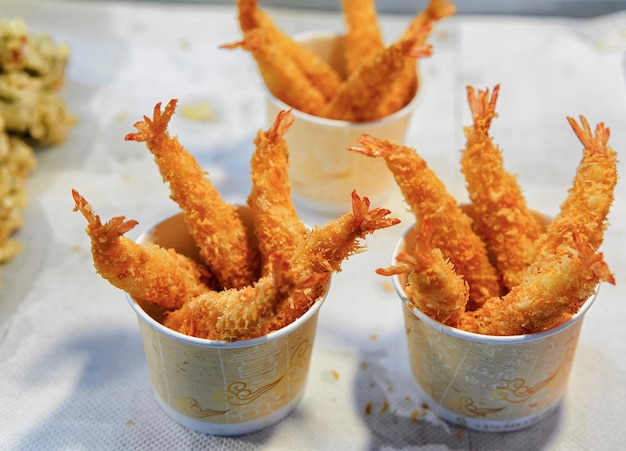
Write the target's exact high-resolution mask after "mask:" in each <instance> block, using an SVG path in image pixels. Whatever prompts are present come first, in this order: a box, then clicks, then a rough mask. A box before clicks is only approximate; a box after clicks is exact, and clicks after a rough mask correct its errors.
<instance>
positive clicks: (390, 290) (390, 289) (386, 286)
mask: <svg viewBox="0 0 626 451" xmlns="http://www.w3.org/2000/svg"><path fill="white" fill-rule="evenodd" d="M383 290H384V291H385V292H387V293H393V285H391V284H390V283H389V282H385V283H383Z"/></svg>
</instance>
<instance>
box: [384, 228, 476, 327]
mask: <svg viewBox="0 0 626 451" xmlns="http://www.w3.org/2000/svg"><path fill="white" fill-rule="evenodd" d="M416 227H419V230H418V233H417V237H416V242H415V245H414V246H413V248H412V249H410V250H408V251H407V252H400V253H399V254H398V255H397V257H396V259H397V261H398V264H396V265H394V266H391V267H389V268H379V269H377V270H376V273H377V274H380V275H383V276H392V275H396V274H407V283H406V285H405V287H404V291H405V294H406V296H407V298H408V299H409V302H410V303H411V304H412V305H414V306H415V307H417V308H418V309H419V310H421V311H422V312H424V313H425V314H427V315H428V316H430V317H432V318H433V319H435V320H437V321H439V322H441V323H443V324H447V325H449V326H454V325H456V324H457V323H458V321H459V319H460V318H461V315H462V314H463V313H464V312H465V306H466V304H467V301H468V299H469V287H468V285H467V282H465V281H464V280H463V278H462V277H461V276H459V275H458V274H457V273H456V272H455V271H454V267H453V266H452V263H450V261H449V260H448V259H446V258H445V257H444V256H443V254H442V252H441V250H440V249H438V248H434V247H432V242H431V241H432V224H431V222H430V221H429V220H427V221H425V222H424V223H419V224H417V225H416Z"/></svg>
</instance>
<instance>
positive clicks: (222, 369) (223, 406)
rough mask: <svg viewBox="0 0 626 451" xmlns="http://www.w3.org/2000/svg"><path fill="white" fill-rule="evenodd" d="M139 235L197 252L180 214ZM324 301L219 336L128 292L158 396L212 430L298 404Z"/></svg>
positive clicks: (175, 414)
mask: <svg viewBox="0 0 626 451" xmlns="http://www.w3.org/2000/svg"><path fill="white" fill-rule="evenodd" d="M242 210H243V209H242ZM138 241H139V242H146V241H152V242H155V243H157V244H160V245H161V246H164V247H173V248H174V249H176V250H177V251H179V252H182V253H185V254H186V255H189V256H192V257H193V256H194V255H197V249H196V248H195V245H194V243H193V240H192V239H191V237H190V236H189V234H188V232H187V228H186V225H185V223H184V221H183V219H182V215H177V216H173V217H171V218H169V219H167V220H165V221H163V222H161V223H159V224H158V225H156V226H155V227H154V228H153V229H151V230H150V231H148V232H147V233H145V234H144V235H142V236H141V237H140V238H139V240H138ZM322 302H323V299H320V300H318V301H317V302H316V303H315V304H314V305H313V306H312V307H311V309H310V310H309V311H308V312H307V313H305V314H304V315H303V316H302V317H300V318H299V319H298V320H296V321H295V322H293V323H292V324H290V325H288V326H286V327H284V328H282V329H280V330H277V331H274V332H271V333H269V334H268V335H265V336H262V337H259V338H254V339H249V340H241V341H235V342H222V341H216V340H206V339H200V338H195V337H190V336H187V335H184V334H181V333H178V332H175V331H173V330H171V329H169V328H167V327H165V326H163V325H162V324H161V322H160V319H161V318H162V315H163V312H162V311H159V310H158V309H155V308H150V307H147V306H141V305H139V304H138V303H137V302H135V301H134V300H133V299H131V298H129V303H130V305H131V307H132V308H133V309H134V311H135V313H136V314H137V317H138V322H139V330H140V333H141V337H142V341H143V344H144V351H145V355H146V360H147V363H148V370H149V373H150V379H151V382H152V388H153V391H154V393H155V395H156V399H157V401H158V403H159V404H160V406H161V407H162V408H163V410H164V411H165V412H166V413H167V414H168V415H169V416H170V417H171V418H173V419H174V420H175V421H177V422H178V423H180V424H182V425H184V426H186V427H188V428H190V429H194V430H196V431H200V432H204V433H208V434H215V435H239V434H246V433H249V432H253V431H256V430H259V429H262V428H264V427H267V426H269V425H272V424H274V423H276V422H278V421H279V420H281V419H282V418H284V417H285V416H286V415H287V414H289V412H291V411H292V410H293V409H294V408H295V407H296V406H297V405H298V403H299V401H300V399H301V398H302V395H303V392H304V388H305V382H306V379H307V375H308V371H309V363H310V359H311V353H312V349H313V342H314V339H315V332H316V324H317V317H318V312H319V308H320V306H321V304H322Z"/></svg>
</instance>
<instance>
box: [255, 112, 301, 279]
mask: <svg viewBox="0 0 626 451" xmlns="http://www.w3.org/2000/svg"><path fill="white" fill-rule="evenodd" d="M293 121H294V118H293V115H292V114H291V110H287V111H280V112H279V113H278V115H277V116H276V119H275V120H274V124H273V125H272V127H270V128H269V129H268V130H267V131H259V133H258V134H257V137H256V139H255V140H254V143H255V146H256V149H255V151H254V153H253V154H252V159H251V160H250V171H251V174H252V177H251V178H252V189H251V191H250V195H249V196H248V205H249V206H250V208H251V209H252V211H253V212H254V214H255V223H254V229H255V235H256V237H257V240H258V241H259V250H260V252H261V258H262V260H263V269H264V272H266V270H268V269H269V263H270V261H271V256H272V254H274V253H276V252H280V253H282V254H283V255H286V256H290V255H291V254H292V252H293V249H294V248H295V247H296V246H298V244H299V243H300V242H301V241H302V240H303V239H304V236H305V235H306V226H305V225H304V223H303V222H302V221H301V220H300V218H299V217H298V212H297V211H296V208H295V206H294V204H293V200H292V198H291V192H290V187H291V184H290V181H289V172H288V168H289V148H288V145H287V142H286V141H285V139H284V138H283V136H284V135H285V133H286V132H287V130H289V127H291V125H292V124H293Z"/></svg>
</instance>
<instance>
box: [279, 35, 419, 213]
mask: <svg viewBox="0 0 626 451" xmlns="http://www.w3.org/2000/svg"><path fill="white" fill-rule="evenodd" d="M295 39H296V40H297V41H298V42H301V43H302V44H304V45H305V46H306V47H307V48H309V49H311V50H312V51H313V52H315V53H316V54H317V55H319V56H320V57H322V58H323V59H324V60H326V61H328V62H329V63H330V64H331V66H333V67H334V68H335V69H336V70H338V72H339V73H342V72H344V69H343V60H342V58H343V56H342V55H343V37H341V36H338V35H336V34H334V33H319V32H316V33H306V34H301V35H298V36H296V38H295ZM420 91H421V88H418V90H417V91H416V93H415V96H414V98H413V100H412V101H411V102H409V103H408V104H407V105H406V106H405V107H403V108H402V109H401V110H399V111H397V112H395V113H393V114H391V115H390V116H387V117H385V118H383V119H381V120H377V121H372V122H358V123H357V122H348V121H339V120H333V119H325V118H321V117H317V116H313V115H310V114H307V113H303V112H302V111H298V110H295V109H294V110H293V115H294V118H295V121H294V123H293V125H292V126H291V128H290V129H289V131H288V132H287V133H286V135H285V139H286V141H287V143H288V145H289V162H290V168H289V175H290V178H291V185H292V186H291V188H292V195H293V198H294V202H295V203H296V204H297V205H302V206H303V207H305V208H308V209H310V210H314V211H319V212H323V213H339V212H344V211H346V210H347V209H348V210H349V209H350V207H351V201H350V199H351V198H350V194H351V193H352V191H353V190H354V189H356V190H357V192H358V193H359V194H361V195H365V196H367V197H369V198H370V199H371V200H372V202H373V203H380V202H381V201H382V200H384V199H385V198H386V197H387V196H388V194H389V192H390V191H391V188H392V186H393V183H394V179H393V175H392V174H391V172H390V171H389V170H388V169H387V167H386V165H385V162H384V160H383V159H381V158H369V157H366V156H364V155H359V154H357V153H354V152H349V151H348V150H346V149H347V148H348V147H349V146H354V145H356V142H355V140H356V138H358V137H359V136H360V135H361V134H363V133H369V134H371V135H373V136H376V137H377V138H380V139H389V140H393V141H395V142H399V143H403V142H404V141H405V138H406V133H407V129H408V125H409V122H410V119H411V117H412V114H413V112H414V110H415V106H416V104H417V99H418V95H417V94H418V92H420ZM289 108H291V107H290V106H289V105H287V104H285V103H284V102H282V101H280V100H279V99H277V98H276V97H274V96H272V95H271V94H270V93H268V94H267V115H268V122H269V123H272V122H273V121H274V118H276V115H277V114H278V113H279V112H280V111H281V110H287V109H289Z"/></svg>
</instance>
